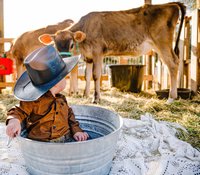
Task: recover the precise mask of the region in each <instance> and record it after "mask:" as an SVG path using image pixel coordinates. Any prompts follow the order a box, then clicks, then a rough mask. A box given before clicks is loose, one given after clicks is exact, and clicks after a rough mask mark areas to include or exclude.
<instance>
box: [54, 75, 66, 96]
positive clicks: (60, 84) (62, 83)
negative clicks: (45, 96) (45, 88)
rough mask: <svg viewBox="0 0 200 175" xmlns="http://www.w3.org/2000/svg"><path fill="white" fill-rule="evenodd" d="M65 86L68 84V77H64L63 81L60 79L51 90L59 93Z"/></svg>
mask: <svg viewBox="0 0 200 175" xmlns="http://www.w3.org/2000/svg"><path fill="white" fill-rule="evenodd" d="M65 86H66V79H65V78H63V79H62V80H61V81H59V82H58V83H57V84H56V85H55V86H54V87H52V88H51V89H50V91H51V92H52V93H53V94H57V93H60V92H61V91H63V90H64V89H65Z"/></svg>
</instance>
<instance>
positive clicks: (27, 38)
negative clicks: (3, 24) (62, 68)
mask: <svg viewBox="0 0 200 175" xmlns="http://www.w3.org/2000/svg"><path fill="white" fill-rule="evenodd" d="M72 24H73V21H72V20H70V19H67V20H65V21H63V22H60V23H58V24H55V25H49V26H47V27H44V28H40V29H37V30H33V31H28V32H25V33H23V34H22V35H20V36H19V37H18V38H17V39H15V41H14V43H13V46H12V48H11V53H12V56H13V57H14V58H16V59H18V58H21V59H24V58H25V57H26V56H27V55H28V54H29V53H30V52H32V51H33V50H35V49H37V48H39V47H42V46H44V45H43V44H42V43H40V42H39V41H38V37H39V36H40V35H42V34H44V33H48V34H54V33H56V31H58V30H63V29H65V28H67V27H69V26H70V25H72Z"/></svg>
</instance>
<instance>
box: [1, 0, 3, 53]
mask: <svg viewBox="0 0 200 175" xmlns="http://www.w3.org/2000/svg"><path fill="white" fill-rule="evenodd" d="M0 38H4V15H3V0H0ZM3 52H4V44H2V43H0V53H3Z"/></svg>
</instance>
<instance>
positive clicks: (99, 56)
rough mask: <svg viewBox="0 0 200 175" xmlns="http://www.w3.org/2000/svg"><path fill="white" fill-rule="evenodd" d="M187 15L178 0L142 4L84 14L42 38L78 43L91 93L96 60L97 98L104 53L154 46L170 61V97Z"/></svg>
mask: <svg viewBox="0 0 200 175" xmlns="http://www.w3.org/2000/svg"><path fill="white" fill-rule="evenodd" d="M179 11H181V22H180V27H179V31H178V35H177V38H176V44H175V49H174V50H173V47H172V44H173V36H174V31H175V28H176V24H177V21H178V18H179ZM184 16H185V6H184V5H183V4H182V3H179V2H173V3H167V4H160V5H144V6H142V7H139V8H135V9H130V10H124V11H111V12H92V13H89V14H87V15H86V16H83V17H82V18H81V19H80V21H79V22H78V23H76V24H75V25H73V26H72V27H70V28H68V29H66V30H62V31H58V32H57V33H56V34H55V35H53V36H52V35H51V36H50V35H43V36H41V37H40V38H39V39H40V41H41V42H44V43H45V44H48V42H46V41H48V40H52V39H53V41H54V42H55V45H56V47H57V49H58V50H59V51H62V50H66V49H67V50H69V51H70V50H73V49H75V45H76V43H78V44H79V49H80V52H81V54H82V55H83V56H84V57H85V60H86V62H87V68H86V88H85V95H86V96H88V95H89V90H90V89H89V88H90V87H89V84H90V78H91V73H90V72H91V69H92V66H91V65H89V64H88V63H91V62H92V63H93V79H94V83H95V93H94V102H95V103H97V102H98V101H99V100H100V77H101V68H102V62H103V58H104V56H108V55H116V56H117V55H132V56H139V55H142V54H145V53H147V52H148V51H150V50H151V49H154V50H155V51H156V52H157V53H158V54H159V55H160V58H162V61H163V62H164V63H165V64H166V65H167V67H168V70H169V74H170V80H171V88H170V92H169V99H168V101H169V102H170V101H172V100H173V99H176V98H177V72H178V66H179V58H178V41H179V37H180V31H181V28H182V24H183V20H184Z"/></svg>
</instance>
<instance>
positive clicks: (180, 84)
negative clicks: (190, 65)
mask: <svg viewBox="0 0 200 175" xmlns="http://www.w3.org/2000/svg"><path fill="white" fill-rule="evenodd" d="M184 41H185V20H184V23H183V28H182V30H181V35H180V41H179V50H180V54H179V60H180V62H179V68H178V77H177V82H178V83H177V85H178V87H180V88H182V87H183V81H184V78H183V71H184V56H185V55H184V50H185V47H184Z"/></svg>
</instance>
